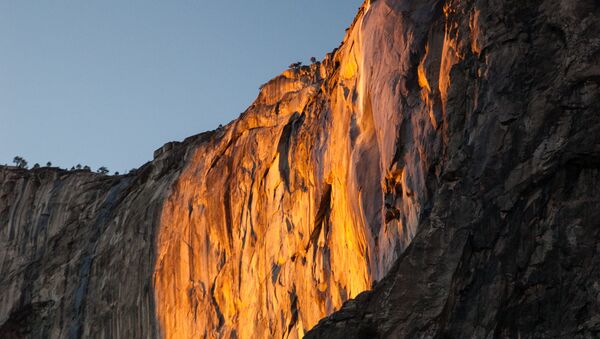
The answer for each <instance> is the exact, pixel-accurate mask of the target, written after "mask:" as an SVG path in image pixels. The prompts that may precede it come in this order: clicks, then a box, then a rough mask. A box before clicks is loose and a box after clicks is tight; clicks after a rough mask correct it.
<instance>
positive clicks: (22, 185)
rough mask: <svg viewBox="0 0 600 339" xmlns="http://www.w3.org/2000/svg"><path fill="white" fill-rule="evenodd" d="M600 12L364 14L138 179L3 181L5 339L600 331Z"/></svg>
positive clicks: (378, 8) (519, 6)
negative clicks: (312, 58) (315, 57)
mask: <svg viewBox="0 0 600 339" xmlns="http://www.w3.org/2000/svg"><path fill="white" fill-rule="evenodd" d="M599 12H600V9H599V6H598V5H597V3H596V2H595V1H594V0H581V1H577V2H573V1H567V0H536V1H533V0H485V1H484V0H462V1H458V0H447V1H441V0H421V1H417V0H377V1H375V0H372V1H366V2H365V4H364V5H363V6H362V7H361V8H360V9H359V13H358V14H357V17H356V19H355V21H354V23H353V24H352V26H351V27H350V28H349V30H348V32H347V35H346V37H345V38H344V40H343V42H342V44H341V45H340V47H339V48H337V49H336V50H335V51H334V52H333V53H330V54H328V55H327V56H326V57H325V59H324V60H322V61H321V62H318V63H315V64H313V65H310V66H302V67H297V68H294V69H289V70H287V71H285V72H283V73H282V74H281V75H280V76H278V77H276V78H275V79H273V80H271V81H269V82H268V83H266V84H265V85H263V86H262V87H261V91H260V94H259V95H258V97H257V99H256V100H255V102H254V103H253V104H252V105H251V106H250V107H249V108H248V109H247V110H246V111H245V112H244V113H243V114H242V115H241V116H240V117H239V118H238V119H236V120H235V121H233V122H231V123H230V124H228V125H226V126H224V127H222V128H219V129H218V130H216V131H213V132H208V133H203V134H200V135H197V136H194V137H191V138H188V139H186V140H185V141H183V142H173V143H168V144H166V145H165V146H164V147H162V148H161V149H159V150H157V151H156V152H155V159H154V160H153V161H151V162H150V163H148V164H146V165H145V166H143V167H142V168H140V169H139V170H138V171H137V172H135V173H131V174H129V175H126V176H116V177H107V176H101V175H97V174H92V173H85V172H65V171H61V170H58V169H47V168H42V169H36V170H31V171H26V170H19V169H14V168H1V169H0V182H1V186H0V273H1V276H0V334H2V335H3V337H17V338H20V337H25V338H38V337H51V338H59V337H61V338H62V337H69V338H78V337H98V338H131V337H135V338H147V337H166V338H192V337H210V338H214V337H239V338H267V337H277V338H279V337H285V338H297V337H301V336H303V335H304V334H305V332H306V331H308V330H309V329H310V328H312V327H313V326H314V325H316V324H317V323H318V325H317V326H316V327H315V328H314V329H313V330H312V331H310V332H309V333H308V335H307V336H308V337H309V338H336V337H347V338H372V337H391V338H405V337H406V338H413V337H415V338H419V337H422V338H429V337H431V338H433V337H436V338H442V337H458V338H461V337H476V338H479V337H511V338H512V337H522V338H533V337H565V338H567V337H568V338H571V337H582V338H585V337H594V336H595V335H596V336H597V335H599V331H600V318H599V317H598V315H597V314H600V309H599V308H600V306H599V303H600V284H599V283H598V281H600V279H599V278H600V277H599V273H600V272H599V270H600V269H599V267H600V265H599V264H600V262H599V261H600V255H599V251H600V246H599V245H598V243H600V242H599V240H600V239H599V238H600V235H599V232H600V231H599V230H600V228H599V227H598V226H599V222H598V220H600V219H599V218H600V211H598V210H597V208H595V207H596V206H598V205H599V203H600V191H599V190H598V189H597V187H598V186H599V184H600V182H599V181H600V173H599V168H600V167H599V166H600V116H599V114H598V112H599V110H600V40H599V38H598V37H599V36H600V34H599V33H600V32H599V31H600V22H599V21H600V13H599ZM366 290H371V291H368V292H364V291H366ZM340 307H341V309H340ZM336 310H339V311H338V312H335V313H333V312H334V311H336ZM332 313H333V314H332ZM329 314H331V316H330V317H327V318H325V319H323V320H321V321H320V322H319V319H321V318H323V317H325V316H327V315H329Z"/></svg>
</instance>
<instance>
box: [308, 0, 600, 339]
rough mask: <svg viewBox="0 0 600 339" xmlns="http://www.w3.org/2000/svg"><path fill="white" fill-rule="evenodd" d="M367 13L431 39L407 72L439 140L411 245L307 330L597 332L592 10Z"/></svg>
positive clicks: (397, 6)
mask: <svg viewBox="0 0 600 339" xmlns="http://www.w3.org/2000/svg"><path fill="white" fill-rule="evenodd" d="M376 4H378V6H376V5H374V6H373V7H372V8H371V11H376V8H377V7H379V8H380V9H381V10H385V11H386V12H390V13H397V15H399V16H401V17H402V18H403V21H404V22H406V23H407V24H408V27H403V28H402V29H401V31H403V32H407V31H410V30H411V29H414V30H417V29H421V28H422V29H425V30H427V31H428V32H427V33H426V38H425V39H424V40H423V41H418V40H415V41H414V43H413V44H411V45H410V46H409V47H408V48H406V49H405V50H409V51H414V52H413V53H414V58H415V59H416V60H417V62H415V64H413V67H412V68H411V69H410V70H408V72H407V73H405V74H406V75H405V76H406V77H407V78H414V77H417V78H419V74H422V76H425V77H426V80H428V81H429V84H428V86H423V84H426V83H427V82H426V81H424V80H420V81H419V83H420V84H421V86H420V87H421V93H422V94H423V97H424V98H425V101H426V102H430V103H433V104H432V107H433V109H434V112H433V114H432V113H431V112H429V114H430V115H433V116H436V117H437V116H438V114H439V113H441V114H440V117H441V119H440V120H439V128H438V132H439V133H440V134H441V135H442V136H441V138H442V140H443V143H442V146H441V147H440V149H439V150H438V153H437V154H438V158H437V162H434V163H432V165H433V167H432V168H431V170H429V171H427V175H426V178H425V182H426V184H425V185H426V187H427V191H428V192H430V195H429V197H428V199H427V200H426V201H424V200H421V206H424V207H423V208H422V211H424V213H423V214H421V215H420V216H419V220H418V231H417V233H416V236H415V238H414V239H413V241H412V243H411V245H410V246H409V247H408V248H407V250H406V251H405V252H404V253H403V254H402V256H401V257H400V258H399V260H398V261H397V262H396V263H395V265H394V267H393V268H392V269H391V271H390V272H389V273H388V275H387V276H386V278H384V279H383V280H382V281H381V282H380V283H378V284H377V286H376V287H375V288H374V290H373V291H371V292H365V293H364V294H362V295H360V296H359V297H358V298H357V299H356V300H355V301H353V302H352V303H347V304H346V305H345V306H343V307H342V310H341V311H340V312H339V313H335V314H334V315H332V316H331V317H329V318H327V319H324V320H322V321H321V322H320V323H319V325H318V326H317V327H316V328H315V329H313V330H312V331H311V332H309V334H308V335H307V337H308V338H378V337H380V338H549V337H560V338H595V337H598V336H600V317H599V316H598V314H600V299H599V297H600V294H599V292H600V289H599V287H600V285H599V284H598V281H600V253H599V250H600V247H599V246H598V244H599V243H600V222H599V220H600V212H599V211H598V209H597V206H599V204H600V190H598V187H599V184H600V161H599V160H600V157H599V155H600V133H599V132H600V114H599V113H600V81H599V80H600V78H599V77H598V75H600V58H599V56H600V40H598V36H600V7H599V6H598V3H597V2H594V1H560V0H557V1H553V0H547V1H508V0H507V1H447V2H445V3H443V7H441V8H440V9H439V10H437V11H436V12H435V14H434V15H433V16H431V17H428V18H426V20H428V21H427V22H426V23H425V24H423V22H422V21H419V19H415V18H414V17H415V16H418V18H425V17H424V16H421V15H420V14H419V13H422V12H423V11H428V10H429V9H430V7H429V4H427V3H425V2H422V1H378V2H377V3H376ZM439 5H440V6H442V2H439ZM389 15H392V14H389ZM380 27H381V29H382V30H384V32H389V34H387V35H388V36H395V35H393V34H392V33H391V31H390V30H387V29H386V28H384V26H380ZM411 27H414V28H411ZM413 36H417V35H416V34H415V35H413ZM423 45H425V46H427V47H426V48H425V50H424V52H423V47H422V46H423ZM419 60H420V61H419ZM418 62H420V65H417V64H416V63H418ZM432 79H433V81H432ZM437 79H439V81H438V82H437V83H436V80H437ZM438 90H439V91H438ZM418 91H419V89H418V88H417V87H416V86H413V88H412V92H413V93H415V92H418ZM438 93H439V97H437V94H438ZM417 95H418V94H416V93H415V94H413V96H417ZM407 98H410V94H409V95H408V96H407ZM437 102H441V106H442V107H441V112H436V111H435V109H436V103H437ZM410 114H411V115H413V116H419V115H426V114H427V111H422V110H420V109H418V108H417V109H410ZM399 147H401V144H400V145H399ZM428 156H429V157H435V154H431V153H429V154H428Z"/></svg>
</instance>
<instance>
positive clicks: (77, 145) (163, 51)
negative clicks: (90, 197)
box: [0, 0, 362, 171]
mask: <svg viewBox="0 0 600 339" xmlns="http://www.w3.org/2000/svg"><path fill="white" fill-rule="evenodd" d="M361 3H362V0H320V1H319V0H303V1H300V0H253V1H248V0H235V1H233V0H232V1H206V0H202V1H201V0H179V1H172V0H161V1H158V0H127V1H123V0H86V1H81V0H69V1H67V0H55V1H46V0H0V163H2V164H4V163H9V164H10V163H11V162H12V159H13V157H14V156H15V155H20V156H23V157H25V158H26V159H27V160H28V161H29V163H30V165H33V164H34V163H36V162H38V163H40V164H45V163H46V162H47V161H52V163H53V164H54V165H58V166H61V167H67V168H70V167H71V166H73V165H76V164H78V163H80V164H83V165H89V166H91V167H92V169H96V168H98V167H99V166H106V167H108V168H109V169H110V170H112V171H127V170H129V169H131V168H134V167H138V166H140V165H142V164H143V163H145V162H146V161H148V160H150V159H151V158H152V152H153V151H154V149H156V148H158V147H160V146H161V145H162V144H164V143H166V142H168V141H171V140H182V139H184V138H185V137H187V136H190V135H193V134H196V133H199V132H202V131H205V130H210V129H214V128H216V127H217V126H218V125H219V124H221V123H222V124H225V123H227V122H229V121H231V120H232V119H235V118H236V117H237V116H238V115H239V114H240V113H241V112H242V111H244V110H245V108H246V107H247V106H249V105H250V103H251V102H252V100H254V98H255V97H256V95H257V94H258V88H259V86H260V85H261V84H263V83H265V82H266V81H268V80H269V79H270V78H272V77H273V76H275V75H277V74H279V73H280V72H282V71H283V70H284V69H285V68H286V67H287V66H288V65H289V64H290V63H292V62H295V61H304V62H308V60H309V59H310V57H311V56H315V57H317V58H318V59H321V58H322V57H323V56H324V55H325V53H327V52H329V51H331V50H332V49H334V48H335V47H337V46H338V45H339V43H340V41H341V40H342V38H343V36H344V30H345V29H346V28H347V27H348V26H349V25H350V23H351V22H352V19H353V17H354V15H355V13H356V11H357V8H358V7H359V6H360V4H361Z"/></svg>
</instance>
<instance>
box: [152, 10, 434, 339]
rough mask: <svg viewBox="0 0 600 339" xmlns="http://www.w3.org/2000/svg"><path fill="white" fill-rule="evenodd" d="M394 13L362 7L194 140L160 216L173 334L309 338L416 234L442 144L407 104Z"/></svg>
mask: <svg viewBox="0 0 600 339" xmlns="http://www.w3.org/2000/svg"><path fill="white" fill-rule="evenodd" d="M398 19H399V18H396V17H394V16H387V17H386V16H384V12H383V11H379V10H378V11H376V12H373V14H372V13H371V7H370V5H369V4H365V5H364V6H363V7H362V8H361V9H360V12H359V14H358V16H357V18H356V19H355V22H354V23H353V25H352V26H351V28H350V29H349V31H348V35H347V36H346V38H345V40H344V42H343V43H342V45H341V46H340V48H339V49H337V50H336V51H335V52H334V53H332V54H329V55H328V56H327V57H326V58H325V60H323V62H321V63H316V64H313V65H310V66H304V67H300V68H297V69H290V70H288V71H286V72H284V73H283V74H281V75H280V76H278V77H277V78H275V79H273V80H271V81H270V82H268V83H267V84H265V85H264V86H263V87H262V88H261V93H260V95H259V96H258V98H257V99H256V101H255V102H254V103H253V105H252V106H251V107H250V108H248V110H247V111H246V112H244V113H243V114H242V116H241V117H240V118H239V119H238V120H236V121H234V122H232V123H231V124H229V125H227V126H225V127H224V128H223V129H222V130H220V131H218V132H217V135H216V136H215V137H214V138H213V139H212V140H211V142H209V143H205V144H203V145H201V146H200V147H199V148H198V149H196V150H195V151H194V154H193V155H192V156H191V158H190V159H189V161H188V163H187V164H186V167H185V169H184V170H183V172H182V174H181V176H180V177H179V178H178V180H177V183H176V184H175V186H174V188H173V191H172V193H171V194H170V195H169V196H168V197H167V200H166V203H165V205H164V207H163V210H162V216H161V219H160V226H159V227H158V230H159V234H158V240H157V254H156V267H155V276H154V286H155V293H156V302H157V314H158V317H159V320H160V321H159V322H160V324H161V329H162V333H163V335H164V336H166V337H173V338H177V337H203V336H208V337H218V336H224V337H233V336H237V337H241V338H255V337H285V338H297V337H301V336H302V335H303V334H304V332H305V331H306V330H308V329H310V328H311V327H312V326H314V325H315V324H316V323H317V322H318V320H319V319H321V318H322V317H323V316H325V315H327V314H330V313H331V312H333V311H334V310H336V309H338V308H339V307H340V306H341V305H342V303H343V302H344V301H346V300H348V299H349V298H352V297H354V296H356V295H357V294H358V293H360V292H362V291H364V290H367V289H369V288H370V287H371V285H372V282H373V281H375V280H379V279H381V278H382V277H383V276H384V275H385V273H386V272H387V270H388V269H389V268H390V266H391V265H392V263H393V262H394V260H395V259H396V258H397V257H398V255H399V254H400V253H401V252H402V251H403V249H404V248H405V247H406V246H407V245H408V244H409V242H410V240H411V238H412V237H413V235H414V232H415V230H416V224H417V220H418V216H419V213H420V212H421V204H422V201H424V200H425V199H426V192H425V189H424V182H423V175H424V173H425V172H426V171H427V170H428V165H429V164H430V162H431V159H430V157H429V156H428V155H427V154H429V153H432V152H430V150H429V148H433V147H435V144H436V143H437V142H438V141H437V136H436V133H435V127H434V125H433V124H432V122H431V121H430V118H429V116H428V115H426V116H424V117H410V116H408V115H405V114H404V113H403V107H402V103H403V101H404V99H403V95H404V94H405V91H406V87H407V81H408V80H407V79H405V77H404V73H403V69H408V67H409V63H410V60H409V59H410V58H409V54H407V53H404V52H403V46H404V45H406V44H407V42H406V41H405V39H409V37H406V36H404V35H403V34H404V33H403V31H402V27H403V23H402V21H400V20H398ZM381 25H392V26H393V27H394V30H395V35H396V36H395V37H394V38H392V39H390V38H389V37H384V36H381V35H379V32H378V30H377V29H375V28H376V27H379V26H381ZM375 46H377V47H375ZM416 104H419V105H420V103H416ZM423 107H425V106H424V105H423Z"/></svg>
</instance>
